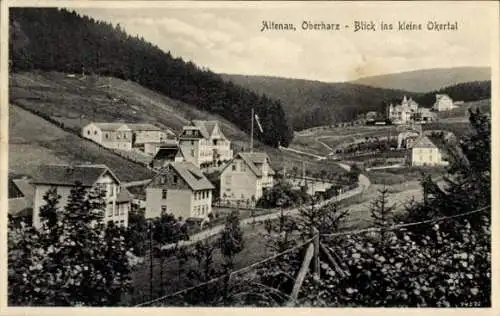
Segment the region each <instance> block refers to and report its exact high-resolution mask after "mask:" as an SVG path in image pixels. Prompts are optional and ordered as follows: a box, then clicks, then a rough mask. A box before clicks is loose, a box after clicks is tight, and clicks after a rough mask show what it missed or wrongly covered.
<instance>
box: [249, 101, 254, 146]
mask: <svg viewBox="0 0 500 316" xmlns="http://www.w3.org/2000/svg"><path fill="white" fill-rule="evenodd" d="M253 120H254V110H253V108H252V127H251V131H250V152H253Z"/></svg>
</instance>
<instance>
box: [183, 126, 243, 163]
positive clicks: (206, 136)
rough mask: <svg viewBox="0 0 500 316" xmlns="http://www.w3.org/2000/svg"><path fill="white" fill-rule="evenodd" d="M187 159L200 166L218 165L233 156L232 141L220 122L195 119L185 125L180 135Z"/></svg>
mask: <svg viewBox="0 0 500 316" xmlns="http://www.w3.org/2000/svg"><path fill="white" fill-rule="evenodd" d="M179 147H180V148H182V150H183V153H184V158H185V159H186V161H189V162H192V163H193V164H195V165H196V166H198V167H203V166H210V165H211V166H216V165H219V164H221V163H222V162H224V161H229V160H231V159H232V158H233V151H232V150H231V142H230V141H229V140H228V139H227V138H226V136H225V135H224V134H223V132H222V130H221V128H220V126H219V122H217V121H198V120H194V121H192V122H191V124H190V125H188V126H184V127H183V130H182V133H181V135H180V137H179Z"/></svg>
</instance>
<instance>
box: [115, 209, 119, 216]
mask: <svg viewBox="0 0 500 316" xmlns="http://www.w3.org/2000/svg"><path fill="white" fill-rule="evenodd" d="M118 212H119V210H118V207H115V216H117V215H118Z"/></svg>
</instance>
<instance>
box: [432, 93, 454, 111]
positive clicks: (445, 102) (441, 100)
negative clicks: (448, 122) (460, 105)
mask: <svg viewBox="0 0 500 316" xmlns="http://www.w3.org/2000/svg"><path fill="white" fill-rule="evenodd" d="M455 107H456V106H455V105H454V104H453V100H452V99H451V98H450V97H449V96H448V95H446V94H436V102H434V106H433V107H432V108H433V109H434V110H435V111H438V112H441V111H448V110H451V109H453V108H455Z"/></svg>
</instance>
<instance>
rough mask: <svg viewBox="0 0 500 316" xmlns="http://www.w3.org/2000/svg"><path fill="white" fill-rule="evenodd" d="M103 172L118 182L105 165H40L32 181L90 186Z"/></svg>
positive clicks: (35, 182) (36, 182)
mask: <svg viewBox="0 0 500 316" xmlns="http://www.w3.org/2000/svg"><path fill="white" fill-rule="evenodd" d="M105 172H109V173H110V174H111V176H112V177H113V178H114V179H115V180H116V181H117V182H118V183H120V181H119V179H118V178H117V177H116V176H115V175H114V174H113V173H112V172H111V170H109V168H108V167H106V166H105V165H78V166H71V165H42V166H40V168H39V169H38V171H37V172H36V174H35V176H34V177H33V181H32V183H34V184H49V185H67V186H72V185H75V183H76V182H80V183H82V185H83V186H87V187H91V186H93V185H94V184H95V182H96V181H97V179H99V177H100V176H102V175H103V174H104V173H105Z"/></svg>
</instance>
